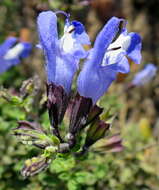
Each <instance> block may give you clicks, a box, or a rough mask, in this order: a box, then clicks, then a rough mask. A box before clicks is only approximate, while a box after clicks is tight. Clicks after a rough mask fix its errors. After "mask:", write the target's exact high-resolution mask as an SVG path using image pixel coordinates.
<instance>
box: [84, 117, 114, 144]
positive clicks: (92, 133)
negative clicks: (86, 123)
mask: <svg viewBox="0 0 159 190" xmlns="http://www.w3.org/2000/svg"><path fill="white" fill-rule="evenodd" d="M109 127H110V124H109V123H105V122H104V121H102V120H100V119H99V118H98V119H97V120H96V121H95V122H94V123H92V124H91V125H90V127H89V129H88V131H87V137H86V141H85V145H84V146H85V147H89V146H91V145H92V144H94V143H95V142H96V141H97V140H99V139H101V138H103V137H104V135H105V133H106V131H107V130H108V129H109Z"/></svg>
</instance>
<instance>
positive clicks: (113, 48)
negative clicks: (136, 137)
mask: <svg viewBox="0 0 159 190" xmlns="http://www.w3.org/2000/svg"><path fill="white" fill-rule="evenodd" d="M59 13H62V14H64V15H65V16H66V20H65V26H64V34H63V36H62V37H61V38H59V37H58V31H57V14H59ZM121 24H124V26H123V27H121ZM37 25H38V32H39V39H40V44H39V45H38V46H39V47H40V48H41V49H42V50H43V51H44V55H45V60H46V73H47V109H48V113H49V119H50V131H48V130H47V131H44V130H43V129H42V127H40V125H37V124H35V123H32V122H26V121H20V122H19V126H18V127H17V128H16V129H14V135H15V136H17V137H18V138H19V140H20V141H21V142H23V143H25V144H32V145H34V146H37V147H39V148H41V150H42V151H43V154H42V155H41V156H38V157H36V158H32V159H30V160H28V161H27V162H26V163H25V165H24V168H23V169H22V175H23V176H25V177H28V176H32V175H34V174H36V173H38V172H40V171H42V170H43V169H45V168H46V167H47V166H48V164H49V162H50V161H51V160H53V159H56V158H57V157H58V154H60V155H61V156H62V154H64V153H67V154H68V155H69V154H72V155H74V156H81V155H83V154H84V153H86V152H87V151H88V150H89V148H90V146H92V145H93V144H95V143H96V142H97V141H100V140H101V139H104V140H106V135H107V132H108V131H109V129H110V127H111V125H112V121H113V119H114V116H113V115H111V113H110V110H108V111H107V112H103V111H104V110H103V108H100V107H98V106H97V105H96V102H97V101H98V99H99V98H100V97H101V96H102V95H103V94H104V93H105V92H106V91H107V89H108V87H109V86H110V85H111V83H112V82H113V81H114V80H115V78H116V75H117V73H118V72H122V73H128V72H129V70H130V69H129V63H128V60H127V57H128V58H129V59H131V60H132V61H133V62H135V63H137V64H139V63H140V60H141V54H140V50H141V38H140V36H139V35H138V34H136V33H128V32H127V31H126V28H125V21H124V20H123V19H119V18H117V17H113V18H111V19H110V20H109V21H108V23H107V24H106V25H105V26H104V28H103V29H102V30H101V32H100V33H99V35H98V36H97V38H96V40H95V44H94V47H93V48H92V49H91V50H90V51H88V52H87V51H86V50H85V49H84V48H83V45H84V44H90V41H89V37H88V35H87V33H86V32H85V28H84V26H83V24H81V23H80V22H78V21H70V19H69V15H68V14H66V13H65V12H63V11H57V12H52V11H45V12H42V13H40V14H39V16H38V19H37ZM80 59H86V61H85V63H84V67H83V69H82V71H81V72H80V74H79V76H78V79H77V91H76V93H75V94H73V93H72V94H71V93H70V92H71V86H72V81H73V77H74V75H75V73H76V71H77V69H78V63H79V61H80ZM66 109H69V113H70V114H69V121H70V122H69V126H68V133H67V134H62V136H61V131H60V130H59V125H60V124H61V122H62V121H63V118H64V115H65V113H66ZM84 128H85V132H86V135H85V136H80V134H81V132H82V130H83V129H84ZM64 136H65V138H63V137H64ZM83 138H84V139H83ZM83 142H84V143H83ZM78 143H79V144H78ZM80 144H82V146H79V145H80ZM100 148H101V149H104V150H106V151H112V152H117V151H121V150H122V148H123V147H122V144H121V139H120V138H119V137H118V136H114V137H112V138H111V139H109V138H108V140H107V141H105V143H104V145H103V146H101V147H100Z"/></svg>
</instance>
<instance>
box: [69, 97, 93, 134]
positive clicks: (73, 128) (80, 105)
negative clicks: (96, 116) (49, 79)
mask: <svg viewBox="0 0 159 190" xmlns="http://www.w3.org/2000/svg"><path fill="white" fill-rule="evenodd" d="M92 105H93V103H92V99H91V98H85V97H83V96H80V95H79V94H77V95H76V96H75V99H74V101H73V105H72V110H71V116H70V126H69V132H70V133H71V134H73V135H75V134H76V133H78V132H79V131H80V130H81V129H82V127H83V126H84V125H85V124H86V122H87V118H88V114H89V112H90V110H91V108H92Z"/></svg>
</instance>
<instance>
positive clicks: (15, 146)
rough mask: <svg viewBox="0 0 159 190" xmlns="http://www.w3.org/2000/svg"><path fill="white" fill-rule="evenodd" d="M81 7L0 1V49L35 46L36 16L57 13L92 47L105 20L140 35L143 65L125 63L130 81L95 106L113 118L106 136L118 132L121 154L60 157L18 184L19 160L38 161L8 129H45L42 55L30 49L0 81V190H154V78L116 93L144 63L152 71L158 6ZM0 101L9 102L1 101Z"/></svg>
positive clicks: (139, 2)
mask: <svg viewBox="0 0 159 190" xmlns="http://www.w3.org/2000/svg"><path fill="white" fill-rule="evenodd" d="M85 4H87V2H85ZM85 4H84V3H83V4H82V3H80V1H78V0H67V1H66V0H65V1H64V0H61V1H59V0H32V1H26V0H1V1H0V41H1V42H3V41H4V40H5V38H6V37H7V36H8V35H16V36H21V37H23V36H25V35H27V39H28V40H29V41H31V42H32V43H33V44H37V43H38V35H37V31H36V17H37V15H38V13H39V12H40V11H42V10H48V9H52V10H58V9H60V10H64V11H66V12H70V13H71V18H72V19H77V20H80V21H82V22H83V23H84V24H85V26H86V29H87V31H88V33H89V35H90V37H91V40H94V38H95V36H96V33H97V32H98V31H99V29H100V28H101V27H102V26H103V24H104V23H105V22H106V21H107V20H108V19H109V18H110V17H111V16H119V17H124V18H126V19H127V20H128V28H129V30H130V31H135V32H139V33H140V34H141V36H142V38H143V59H142V64H141V65H140V66H136V65H133V64H132V68H131V70H132V72H131V74H129V76H123V75H120V76H119V77H118V80H117V81H116V83H114V84H113V85H112V86H111V88H110V89H109V92H108V93H107V94H106V95H105V96H104V97H103V98H102V100H101V101H100V105H101V106H102V107H104V108H106V109H109V108H111V112H112V113H116V114H117V116H116V119H115V122H114V123H113V126H112V129H111V134H114V133H117V132H121V136H122V139H123V144H124V146H125V148H124V151H123V152H121V153H105V154H101V153H95V152H90V153H89V154H88V155H87V156H86V157H85V158H83V159H81V160H76V159H74V158H72V157H70V156H67V155H66V157H62V156H61V157H60V156H59V158H58V159H56V161H54V162H52V164H51V167H50V168H49V169H48V170H47V171H46V172H42V173H40V174H38V175H36V176H35V177H31V178H28V179H23V178H22V176H21V174H20V170H21V168H22V165H23V163H24V160H26V159H27V158H30V157H31V156H34V155H37V153H38V152H37V151H38V150H37V149H34V148H32V147H25V146H24V145H22V144H20V143H18V141H17V139H16V138H15V137H14V136H12V130H11V129H12V128H14V127H16V126H17V120H19V119H22V120H23V119H26V120H30V121H38V122H40V123H41V124H42V125H43V126H44V127H46V128H47V127H49V119H48V116H47V112H46V107H45V75H44V74H43V73H44V69H43V58H42V55H41V52H40V51H39V50H37V49H34V50H33V51H32V55H31V56H30V57H29V58H27V59H26V60H25V61H23V63H21V64H20V65H18V66H16V67H13V68H11V69H9V70H8V71H7V72H5V73H3V74H2V75H1V76H0V86H1V92H0V189H1V190H15V189H18V190H28V189H32V190H54V189H56V190H60V189H63V190H65V189H68V190H80V189H84V190H95V189H96V190H127V189H129V190H158V188H159V173H158V171H159V160H158V157H159V142H158V140H159V118H158V112H159V99H158V97H159V85H158V84H159V77H158V76H156V77H155V79H154V80H153V81H152V82H151V83H150V84H147V85H145V86H144V87H140V88H135V89H132V90H130V91H128V92H124V93H121V92H122V91H123V88H124V85H125V84H127V83H128V82H129V81H130V80H131V79H132V78H133V75H134V73H135V72H137V71H138V70H140V69H141V68H143V66H144V64H145V63H147V62H153V63H154V64H156V65H158V61H159V56H158V55H159V54H158V52H159V45H158V44H159V33H158V25H159V13H158V9H159V3H158V1H157V0H156V1H155V0H152V1H146V0H118V1H117V0H92V1H91V2H90V4H89V5H88V6H87V5H85ZM62 23H63V19H60V22H59V28H61V25H62ZM24 28H27V29H28V30H29V32H30V35H29V33H27V34H24V33H23V32H22V30H23V29H24ZM61 32H62V30H61ZM28 36H29V37H28ZM31 77H33V83H31V86H30V88H29V90H28V89H27V90H28V91H27V90H26V91H27V93H29V96H28V97H27V98H25V99H23V100H22V99H20V98H18V97H17V96H19V95H20V96H21V98H22V97H23V94H21V91H20V88H21V86H22V84H24V83H23V81H24V80H28V78H31ZM2 86H3V87H2ZM4 89H5V90H4ZM2 90H3V91H2ZM4 96H5V97H8V98H7V100H6V99H4V98H3V97H4ZM62 127H64V124H63V126H62ZM111 134H110V135H111Z"/></svg>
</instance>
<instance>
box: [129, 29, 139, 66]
mask: <svg viewBox="0 0 159 190" xmlns="http://www.w3.org/2000/svg"><path fill="white" fill-rule="evenodd" d="M129 36H130V38H131V43H130V45H129V47H128V49H127V56H128V57H129V58H130V59H131V60H132V61H134V63H136V64H140V62H141V58H142V57H141V37H140V35H139V34H137V33H133V32H132V33H129Z"/></svg>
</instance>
